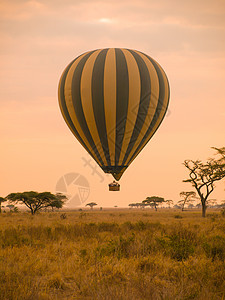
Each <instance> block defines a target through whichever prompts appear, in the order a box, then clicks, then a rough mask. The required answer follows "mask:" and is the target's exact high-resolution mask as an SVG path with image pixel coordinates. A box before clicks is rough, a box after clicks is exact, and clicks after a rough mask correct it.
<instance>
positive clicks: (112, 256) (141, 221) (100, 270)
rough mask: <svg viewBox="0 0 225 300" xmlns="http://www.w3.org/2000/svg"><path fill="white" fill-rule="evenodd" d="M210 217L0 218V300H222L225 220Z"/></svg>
mask: <svg viewBox="0 0 225 300" xmlns="http://www.w3.org/2000/svg"><path fill="white" fill-rule="evenodd" d="M207 213H208V215H207V217H206V218H202V217H201V212H200V211H193V212H192V211H186V212H180V211H174V210H172V209H167V210H166V209H165V210H159V211H157V212H155V211H153V210H150V209H145V210H138V209H131V210H119V209H118V210H111V211H110V210H102V211H99V210H97V209H95V210H93V211H85V212H84V211H82V212H80V211H79V212H78V211H74V212H65V214H64V215H63V216H64V218H62V217H61V216H62V212H51V213H50V212H48V213H47V212H46V213H45V212H42V213H40V214H37V215H34V216H31V215H30V214H29V213H26V212H20V213H14V214H10V213H5V214H3V213H2V214H1V215H0V299H4V300H6V299H9V300H10V299H13V300H14V299H15V300H16V299H24V300H28V299H30V300H33V299H34V300H35V299H40V300H41V299H43V300H44V299H113V300H114V299H115V300H117V299H121V300H122V299H129V300H132V299H153V300H157V299H182V300H183V299H205V300H206V299H210V300H212V299H225V217H224V216H223V215H222V214H221V213H220V212H219V211H210V210H208V212H207Z"/></svg>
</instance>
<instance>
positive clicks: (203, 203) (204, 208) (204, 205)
mask: <svg viewBox="0 0 225 300" xmlns="http://www.w3.org/2000/svg"><path fill="white" fill-rule="evenodd" d="M205 215H206V204H205V202H202V217H203V218H205Z"/></svg>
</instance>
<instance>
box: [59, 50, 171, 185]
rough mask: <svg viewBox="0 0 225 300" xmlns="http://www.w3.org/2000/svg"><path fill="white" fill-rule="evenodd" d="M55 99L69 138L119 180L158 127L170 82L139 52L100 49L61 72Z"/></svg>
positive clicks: (154, 62)
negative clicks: (74, 138)
mask: <svg viewBox="0 0 225 300" xmlns="http://www.w3.org/2000/svg"><path fill="white" fill-rule="evenodd" d="M58 97H59V105H60V109H61V112H62V115H63V117H64V119H65V121H66V123H67V125H68V126H69V128H70V130H71V131H72V133H73V134H74V136H75V137H76V138H77V140H78V141H79V142H80V143H81V145H82V146H83V147H84V148H85V149H86V150H87V152H88V153H89V154H90V155H91V156H92V157H93V159H94V160H95V161H96V162H97V163H98V165H99V166H100V167H101V168H102V170H103V171H104V172H105V173H111V174H112V175H113V177H114V178H115V179H116V180H119V179H120V178H121V176H122V174H123V173H124V171H125V170H126V169H127V168H128V166H129V165H130V164H131V163H132V161H133V160H134V159H135V158H136V156H137V155H138V154H139V153H140V151H141V150H142V149H143V148H144V146H145V145H146V144H147V143H148V141H149V140H150V139H151V137H152V136H153V134H154V133H155V132H156V130H157V128H158V127H159V126H160V124H161V122H162V120H163V118H164V116H165V114H166V110H167V107H168V102H169V83H168V79H167V77H166V74H165V72H164V71H163V69H162V67H161V66H160V65H159V64H158V63H157V62H156V61H155V60H154V59H153V58H151V57H150V56H148V55H146V54H144V53H142V52H139V51H136V50H129V49H120V48H109V49H99V50H93V51H89V52H87V53H84V54H82V55H80V56H78V57H77V58H75V59H74V60H73V61H72V62H71V63H70V64H69V65H68V66H67V67H66V69H65V70H64V72H63V74H62V76H61V79H60V82H59V89H58Z"/></svg>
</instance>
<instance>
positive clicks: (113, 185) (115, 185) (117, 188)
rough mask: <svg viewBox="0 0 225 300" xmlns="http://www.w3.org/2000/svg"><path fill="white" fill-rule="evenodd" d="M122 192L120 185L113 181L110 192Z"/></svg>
mask: <svg viewBox="0 0 225 300" xmlns="http://www.w3.org/2000/svg"><path fill="white" fill-rule="evenodd" d="M119 190H120V185H119V183H118V182H116V181H113V182H112V183H110V184H109V191H119Z"/></svg>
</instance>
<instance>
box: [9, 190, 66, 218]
mask: <svg viewBox="0 0 225 300" xmlns="http://www.w3.org/2000/svg"><path fill="white" fill-rule="evenodd" d="M6 199H7V200H9V201H10V202H11V203H12V202H14V203H20V204H25V205H26V207H28V208H29V209H30V211H31V214H32V215H34V214H35V213H36V212H37V211H39V210H40V209H42V208H46V207H57V208H61V207H62V206H63V204H64V201H65V200H66V199H67V197H66V196H65V195H63V194H60V196H58V195H54V194H52V193H50V192H43V193H38V192H34V191H30V192H23V193H11V194H9V195H8V196H7V197H6Z"/></svg>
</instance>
